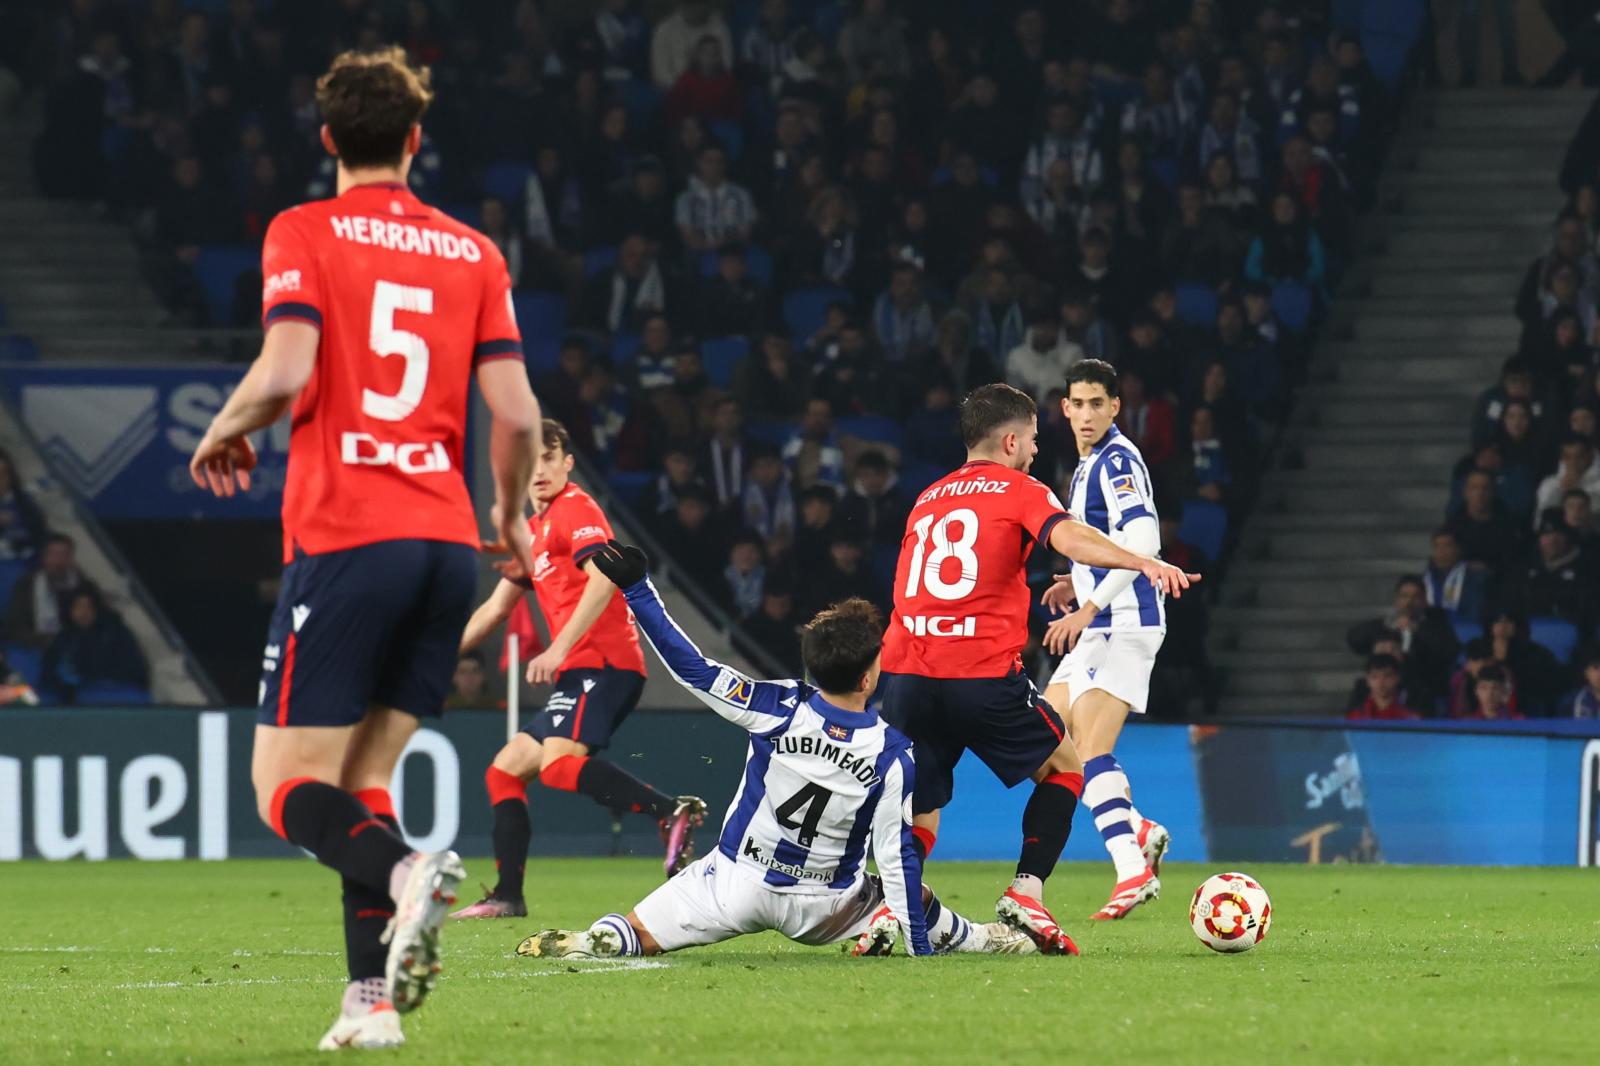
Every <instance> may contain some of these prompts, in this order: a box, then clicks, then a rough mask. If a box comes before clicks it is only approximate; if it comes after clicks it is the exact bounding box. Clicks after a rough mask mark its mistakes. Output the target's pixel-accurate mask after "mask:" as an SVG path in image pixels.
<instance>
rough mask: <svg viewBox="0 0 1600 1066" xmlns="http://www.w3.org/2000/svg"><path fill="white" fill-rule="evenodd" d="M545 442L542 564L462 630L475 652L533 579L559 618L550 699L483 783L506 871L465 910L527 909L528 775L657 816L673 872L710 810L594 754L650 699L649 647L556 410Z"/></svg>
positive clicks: (532, 665)
mask: <svg viewBox="0 0 1600 1066" xmlns="http://www.w3.org/2000/svg"><path fill="white" fill-rule="evenodd" d="M542 437H543V441H542V443H543V447H542V448H541V449H540V452H539V460H538V463H537V465H536V466H535V468H534V472H533V483H532V484H531V485H529V487H528V495H529V496H530V497H531V498H532V499H533V512H534V513H533V518H532V519H531V520H530V521H529V523H528V528H529V530H530V531H531V532H532V538H533V544H532V548H531V550H530V553H531V554H532V556H533V570H532V572H531V575H530V576H529V577H518V578H515V579H512V578H509V577H508V578H506V579H505V580H502V581H501V582H500V583H499V585H497V586H496V587H495V590H494V592H493V593H491V594H490V596H489V599H487V600H485V601H484V603H483V605H482V606H481V607H479V608H478V609H477V610H476V611H474V612H473V615H472V618H471V620H470V621H469V622H468V623H467V630H466V632H465V633H464V634H462V637H461V650H462V651H463V652H467V651H470V650H471V649H473V648H474V647H476V646H477V645H478V644H479V643H481V642H482V641H483V639H484V638H485V637H487V636H488V635H489V634H490V632H492V631H493V630H494V628H495V627H496V626H498V625H500V624H501V623H502V622H504V621H505V620H506V619H507V618H508V617H509V616H510V614H511V610H512V608H513V607H515V606H516V603H517V601H518V600H519V599H521V598H522V595H523V591H524V589H532V590H533V592H534V595H535V596H537V597H538V600H539V610H540V611H541V612H542V613H543V614H544V618H545V622H546V623H547V624H548V625H549V627H550V633H551V637H550V646H549V647H548V648H546V649H545V650H544V651H542V652H540V653H539V655H538V656H537V657H536V658H534V659H533V660H531V661H530V662H529V663H528V683H529V684H532V685H541V684H544V683H546V682H553V683H554V685H555V688H554V690H553V691H552V692H551V693H550V698H549V700H548V701H546V703H545V706H544V710H542V711H540V712H539V713H538V714H536V715H534V716H533V719H532V720H531V721H530V722H529V723H528V724H527V726H525V727H524V728H523V730H522V732H520V733H518V734H517V735H516V736H515V737H512V738H511V740H510V741H508V742H507V743H506V746H505V747H503V748H501V749H500V752H499V753H498V754H497V755H495V757H494V762H493V763H492V764H491V765H490V767H489V771H488V773H486V774H485V775H484V783H485V785H486V786H487V787H488V790H489V804H490V806H491V807H492V809H493V811H494V835H493V840H494V861H495V867H496V869H497V870H498V871H499V877H498V880H497V881H496V882H495V886H494V888H493V889H491V890H490V891H489V892H488V893H487V894H486V895H485V896H484V898H483V899H481V900H479V901H478V902H477V903H474V904H473V905H472V906H470V907H464V908H462V909H461V910H459V911H457V912H456V913H455V914H454V915H453V917H456V918H520V917H523V916H525V915H526V914H527V913H528V907H527V904H526V903H525V902H524V899H523V868H524V865H525V864H526V862H527V859H528V840H529V838H530V837H531V836H532V834H533V825H532V822H531V821H530V819H529V817H528V795H527V789H528V783H529V782H530V781H532V780H534V779H535V778H537V779H538V780H540V781H542V782H543V783H544V785H545V787H546V788H554V789H560V790H561V791H563V792H582V793H583V794H584V795H586V796H588V797H589V798H591V799H593V800H594V801H595V802H596V803H598V804H600V805H601V806H602V807H605V808H607V809H609V810H613V811H629V812H632V813H635V814H643V815H646V816H648V817H650V818H654V819H655V820H656V821H657V822H658V823H659V824H660V827H661V840H662V843H663V844H664V845H665V846H666V851H667V854H666V859H665V861H664V866H665V868H666V872H667V876H668V877H671V876H672V875H673V874H675V873H677V872H678V870H679V869H681V868H682V867H683V865H684V864H685V863H687V862H688V859H689V857H690V855H691V854H692V853H693V846H694V842H693V839H692V836H691V834H692V833H693V831H694V828H695V826H697V825H699V824H700V823H701V822H702V821H704V819H705V811H706V805H705V803H704V802H703V801H702V800H700V799H699V798H698V797H696V796H669V795H667V794H666V793H664V792H660V791H658V790H656V789H654V788H652V787H650V786H649V785H647V784H645V783H644V782H643V781H640V780H639V779H638V778H636V777H634V776H633V775H632V774H630V773H628V772H627V771H626V770H624V769H623V768H622V767H620V766H618V765H617V764H616V763H613V762H610V761H608V760H606V759H599V758H595V757H594V753H595V752H597V751H599V750H600V749H602V748H604V747H605V746H606V745H607V744H609V743H611V737H612V734H614V733H615V732H616V731H617V727H618V726H620V725H622V723H623V721H624V720H626V719H627V717H628V715H629V714H631V713H632V712H633V709H634V708H635V707H636V706H638V704H639V696H640V694H641V693H643V692H644V676H645V673H644V652H643V651H641V650H640V648H639V635H638V633H636V632H635V631H634V628H633V614H632V612H630V611H629V610H628V605H627V604H626V603H625V602H624V601H623V598H622V594H621V593H620V592H618V591H617V588H616V586H615V585H613V584H612V583H611V582H610V581H608V580H606V576H605V575H604V574H602V573H601V572H600V570H599V569H598V568H597V567H596V566H595V564H594V561H593V556H594V555H595V553H596V552H598V551H599V550H600V549H602V548H604V547H605V546H606V542H607V541H608V540H610V539H611V523H610V522H608V521H607V520H606V516H605V513H604V512H603V511H601V510H600V505H599V504H598V503H596V502H595V500H594V497H593V496H590V495H589V494H588V493H587V492H585V491H584V490H583V487H582V486H581V485H579V484H578V483H577V482H575V481H573V480H572V479H571V475H572V439H571V437H569V436H568V435H567V430H566V428H565V427H564V426H562V424H561V423H560V422H557V421H555V420H554V419H549V418H547V419H545V421H544V429H543V433H542Z"/></svg>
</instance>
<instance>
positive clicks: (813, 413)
mask: <svg viewBox="0 0 1600 1066" xmlns="http://www.w3.org/2000/svg"><path fill="white" fill-rule="evenodd" d="M783 462H784V464H785V465H786V466H787V467H788V468H789V470H790V472H791V473H792V474H793V476H794V480H795V484H797V485H798V486H800V487H801V488H803V489H808V488H810V487H811V486H812V485H819V484H820V485H826V486H828V487H829V488H831V489H833V491H834V492H835V493H840V492H843V491H844V468H845V455H844V446H843V443H842V441H841V440H840V438H839V433H838V431H837V430H835V429H834V425H833V408H832V407H831V406H830V405H829V403H828V401H827V400H825V399H820V398H815V397H814V398H812V399H810V400H808V401H807V402H806V407H805V414H804V415H803V416H802V417H801V419H800V424H799V425H798V426H796V427H795V429H794V431H793V432H792V433H791V434H790V435H789V439H788V440H787V441H785V442H784V445H783Z"/></svg>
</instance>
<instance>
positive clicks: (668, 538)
mask: <svg viewBox="0 0 1600 1066" xmlns="http://www.w3.org/2000/svg"><path fill="white" fill-rule="evenodd" d="M660 539H661V543H663V544H665V545H667V546H668V547H669V548H670V549H671V550H672V557H673V559H674V560H675V561H676V562H678V563H679V564H681V565H682V566H683V568H684V570H685V571H687V573H688V575H689V577H690V578H692V579H693V580H694V582H695V583H696V584H697V585H699V586H700V588H702V589H704V590H707V591H708V592H714V591H715V590H716V588H717V585H718V583H719V582H720V580H721V577H722V569H723V567H724V566H726V565H727V562H728V550H727V548H725V547H724V546H723V545H724V541H723V538H722V533H721V530H720V528H719V527H718V525H717V524H716V523H715V522H714V521H713V520H712V501H711V494H710V493H709V492H707V491H706V490H705V489H703V488H700V487H698V486H693V485H690V486H685V487H684V488H683V490H682V491H680V492H679V493H678V506H677V507H676V508H675V509H674V510H673V511H672V513H671V514H670V515H668V516H667V518H666V520H665V521H664V522H663V523H662V524H661V537H660Z"/></svg>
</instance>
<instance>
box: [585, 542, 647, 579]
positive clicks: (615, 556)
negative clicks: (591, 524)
mask: <svg viewBox="0 0 1600 1066" xmlns="http://www.w3.org/2000/svg"><path fill="white" fill-rule="evenodd" d="M589 558H590V559H593V560H594V565H595V567H596V568H597V569H599V571H600V572H601V573H602V574H604V575H606V577H607V578H609V579H610V581H611V583H612V584H613V585H615V586H617V588H619V589H625V588H631V587H633V586H634V585H637V584H638V583H639V582H641V581H643V580H644V578H645V574H646V572H648V570H649V569H650V558H649V556H647V555H645V553H644V549H643V548H639V547H635V546H634V545H632V544H624V543H622V542H621V541H620V540H610V541H607V542H606V546H605V547H604V548H601V549H600V550H599V551H597V552H595V553H594V554H593V555H591V556H589Z"/></svg>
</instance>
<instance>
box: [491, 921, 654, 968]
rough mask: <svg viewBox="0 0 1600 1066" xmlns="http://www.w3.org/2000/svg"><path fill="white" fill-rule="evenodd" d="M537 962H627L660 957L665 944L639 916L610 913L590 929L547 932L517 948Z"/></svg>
mask: <svg viewBox="0 0 1600 1066" xmlns="http://www.w3.org/2000/svg"><path fill="white" fill-rule="evenodd" d="M517 954H518V955H526V956H528V957H530V958H535V959H623V958H629V957H637V956H641V955H660V954H661V945H660V944H658V943H657V942H656V938H655V937H653V936H651V935H650V930H648V929H646V928H645V927H644V923H643V922H641V921H639V915H638V914H636V913H634V912H632V911H630V912H629V913H628V914H626V915H622V914H608V915H606V916H605V917H603V918H600V919H598V920H597V921H596V922H595V923H594V924H593V925H591V926H590V927H589V928H587V929H543V930H540V931H539V932H537V933H534V934H533V935H532V936H530V937H528V938H527V939H525V940H523V942H522V943H520V944H518V945H517Z"/></svg>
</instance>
